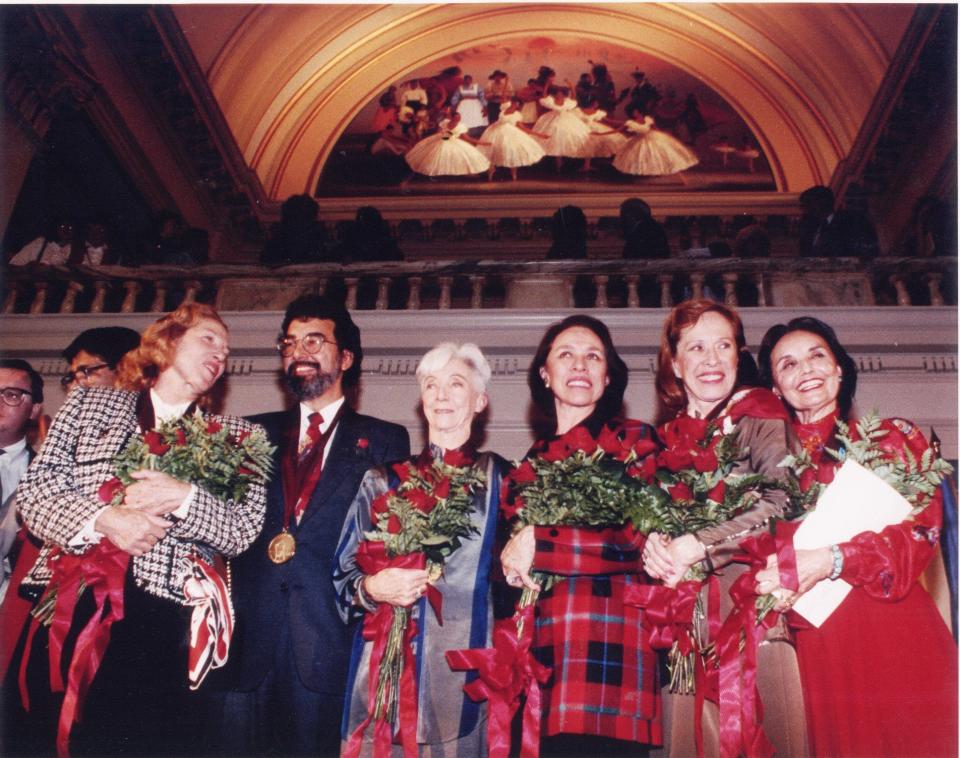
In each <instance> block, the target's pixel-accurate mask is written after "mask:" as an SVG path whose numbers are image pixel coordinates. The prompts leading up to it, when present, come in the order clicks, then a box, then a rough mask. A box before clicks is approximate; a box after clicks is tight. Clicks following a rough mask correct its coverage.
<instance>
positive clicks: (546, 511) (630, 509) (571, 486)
mask: <svg viewBox="0 0 960 758" xmlns="http://www.w3.org/2000/svg"><path fill="white" fill-rule="evenodd" d="M656 447H657V445H656V443H655V442H654V441H653V440H651V439H644V438H643V436H642V428H641V427H634V428H629V427H624V428H621V429H618V430H617V429H612V428H610V427H608V426H604V427H603V429H602V430H601V431H600V433H599V434H598V435H597V437H596V438H594V437H593V436H592V435H591V434H590V432H588V431H587V430H586V429H585V428H584V427H582V426H576V427H574V428H573V429H571V430H570V431H569V432H567V433H566V434H564V435H562V436H561V437H558V438H557V439H556V440H554V441H552V442H550V443H549V444H548V445H547V446H546V447H545V448H544V449H543V450H542V451H540V452H538V453H537V454H536V455H534V456H533V457H530V458H527V459H526V460H524V461H522V462H521V463H519V464H518V465H517V466H516V467H515V468H514V470H513V471H512V472H511V473H510V474H509V475H508V476H507V477H506V479H505V486H506V491H507V493H508V494H507V500H506V501H505V503H504V506H503V512H504V515H505V516H506V517H507V518H508V519H511V518H514V517H516V525H515V531H519V530H520V529H522V528H523V527H524V526H528V525H532V526H581V527H598V528H603V527H622V526H624V525H625V524H627V523H628V522H630V523H632V524H633V527H634V528H635V529H636V530H637V531H639V532H643V533H647V532H650V531H652V530H654V529H662V528H663V526H664V524H665V523H666V521H665V519H666V517H667V506H668V505H669V498H668V496H667V495H666V493H665V492H664V491H663V490H662V489H661V488H659V487H658V486H656V484H655V478H654V475H655V466H654V463H655V457H654V456H653V455H651V453H653V452H654V451H655V450H656ZM533 577H534V579H535V581H536V582H537V583H538V584H539V585H540V586H541V587H542V588H543V590H548V589H550V588H551V587H552V586H553V585H554V584H555V583H556V582H557V581H558V580H559V579H560V577H558V576H557V575H555V574H546V573H543V572H534V574H533ZM538 594H539V593H537V592H536V591H535V590H531V589H526V588H525V589H524V590H523V593H522V594H521V597H520V602H519V604H518V610H520V611H522V610H523V609H524V608H526V607H527V606H530V605H533V604H534V603H536V599H537V595H538ZM523 626H524V618H523V614H519V615H518V619H517V635H518V636H522V635H523Z"/></svg>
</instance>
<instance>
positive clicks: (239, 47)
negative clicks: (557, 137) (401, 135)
mask: <svg viewBox="0 0 960 758" xmlns="http://www.w3.org/2000/svg"><path fill="white" fill-rule="evenodd" d="M175 8H176V10H175V12H176V15H177V18H178V20H179V22H180V24H181V26H182V27H183V29H184V32H185V35H186V36H187V38H188V39H191V30H197V33H196V34H195V37H194V39H195V40H196V41H194V39H191V44H192V45H193V47H194V51H195V53H196V55H197V59H198V62H199V63H200V65H201V67H202V68H203V69H204V70H205V71H206V73H207V76H208V80H209V83H210V86H211V89H212V91H213V93H214V96H215V97H216V99H217V101H218V103H219V105H220V108H221V110H222V112H223V114H224V117H225V118H226V120H227V123H228V124H229V125H230V128H231V130H232V131H233V133H234V135H235V137H236V140H237V144H238V146H239V147H240V150H241V152H242V153H243V155H244V157H245V158H246V160H247V162H248V165H250V167H251V168H252V169H253V170H254V171H255V172H256V173H257V175H258V176H259V177H260V180H261V182H262V184H263V186H264V188H265V190H266V192H267V194H268V195H269V196H271V197H274V198H283V197H285V196H287V195H289V194H293V193H297V192H304V191H313V190H314V189H315V188H316V187H317V186H318V185H322V184H323V182H322V181H321V180H322V178H324V173H325V170H327V169H328V164H330V166H332V165H333V164H332V163H331V161H335V159H336V158H337V157H338V156H340V157H342V156H341V152H338V151H343V150H344V146H346V145H350V146H352V147H356V145H355V144H354V143H358V144H359V145H360V147H361V148H364V147H367V145H366V144H365V143H364V138H363V137H362V135H363V134H364V130H365V129H369V127H370V124H371V122H372V118H373V114H374V113H375V111H376V108H377V103H378V101H379V99H380V97H381V96H382V95H383V94H384V93H385V92H386V91H387V90H388V88H389V87H390V86H391V85H394V86H398V87H399V86H400V85H402V83H403V82H405V81H408V80H409V79H411V78H414V77H418V76H422V75H424V74H427V75H430V76H434V75H436V74H437V73H438V72H439V71H440V70H442V69H443V68H445V67H448V65H450V66H452V65H458V66H460V68H461V70H462V71H463V73H471V74H472V75H474V76H475V77H476V78H477V80H478V82H479V83H481V84H486V80H487V77H489V75H490V74H491V73H492V72H493V71H495V70H497V69H498V68H499V69H501V70H504V71H506V72H507V73H509V74H510V77H511V80H512V81H513V84H514V85H515V86H516V85H520V86H523V85H524V84H525V83H526V79H527V78H529V77H530V76H531V74H535V72H536V70H537V69H538V68H539V66H540V65H546V66H549V67H551V68H553V69H554V70H555V71H556V73H557V77H556V78H557V80H558V83H564V82H565V80H566V79H567V78H570V79H571V83H573V84H574V85H575V84H576V82H577V79H578V78H579V76H580V74H581V73H583V72H585V71H589V64H588V61H591V60H592V61H594V62H595V63H596V62H604V63H607V64H608V67H609V69H610V72H611V74H612V78H613V81H614V83H615V85H616V87H617V89H618V90H622V89H623V88H626V87H628V86H629V85H631V84H632V73H633V71H634V70H636V69H639V70H641V71H644V72H645V73H646V74H647V75H648V77H649V79H650V82H651V83H652V84H653V85H654V86H656V87H657V88H658V90H660V91H661V94H662V95H663V96H666V95H667V91H668V90H670V89H673V90H674V94H675V95H676V97H677V98H678V99H679V101H680V102H681V103H683V102H684V101H685V100H686V96H687V94H689V93H693V94H694V95H695V97H696V99H697V101H698V105H699V106H700V109H701V115H702V116H703V117H704V119H705V121H706V123H707V126H708V130H707V132H706V134H705V135H700V136H698V137H697V139H696V140H695V141H694V145H693V148H694V149H695V150H696V152H697V154H698V157H699V159H700V163H699V164H698V166H695V167H693V168H692V169H690V170H689V171H688V172H687V178H688V180H689V181H691V182H692V180H694V179H695V178H696V177H697V176H698V174H700V175H701V178H702V174H703V173H704V172H706V169H707V168H711V169H712V168H713V167H714V164H716V162H717V160H718V158H719V160H720V163H721V167H720V168H722V155H723V151H714V150H712V149H711V148H712V146H713V144H714V141H717V142H718V143H719V144H720V147H721V148H723V143H722V142H721V141H720V138H721V137H725V138H726V139H728V140H729V141H730V143H731V144H730V147H731V148H732V149H733V150H732V151H731V152H729V153H727V158H728V167H727V168H728V169H729V167H730V161H737V163H736V165H737V166H739V169H740V170H742V172H743V173H744V176H745V177H746V179H748V180H749V181H750V182H754V183H756V182H766V183H767V185H768V186H772V187H773V188H774V189H775V191H777V192H796V191H799V190H801V189H803V188H804V187H807V186H810V185H812V184H818V183H824V182H827V181H828V180H829V178H830V176H831V175H832V173H833V172H834V170H835V169H836V168H837V166H838V164H839V163H840V161H842V160H843V157H844V155H845V154H846V152H847V151H848V150H849V149H850V147H851V145H852V144H853V141H854V140H855V138H856V136H857V134H858V131H859V129H860V127H861V125H862V124H863V121H864V118H865V117H866V115H867V113H868V111H869V109H870V107H871V104H872V102H873V98H874V97H875V95H876V93H877V91H878V89H879V87H880V85H881V82H882V80H883V76H884V73H885V71H886V68H887V66H888V65H889V63H890V60H891V56H892V55H893V52H894V51H895V50H896V48H897V45H898V44H899V42H900V39H901V38H902V36H903V33H904V30H905V29H906V28H907V24H908V22H909V19H910V15H911V13H912V12H913V6H907V5H903V6H898V5H858V4H850V5H841V4H769V5H764V4H731V5H725V4H691V5H686V4H681V5H677V4H660V3H637V4H581V5H574V4H556V5H554V4H536V5H521V4H489V5H470V4H447V5H443V4H441V5H429V6H427V5H422V6H421V5H406V4H404V5H296V6H289V5H288V6H283V5H278V6H255V7H254V8H253V9H252V10H251V7H250V6H222V7H220V8H221V9H220V10H218V11H217V13H216V14H215V15H214V16H213V18H215V25H214V26H213V27H212V28H211V26H210V25H209V24H208V23H206V21H207V19H208V18H210V17H209V16H207V15H206V11H207V10H208V9H209V6H191V5H182V6H176V7H175ZM201 30H202V34H201ZM201 37H202V43H201V41H200V39H201ZM554 63H556V65H554ZM468 69H469V70H468ZM618 95H619V92H618ZM669 103H670V101H669V100H668V101H667V104H668V105H669ZM661 110H662V114H661V118H660V119H659V120H658V119H657V118H656V115H654V116H653V119H654V122H655V125H654V127H653V128H656V129H659V128H660V127H661V126H662V127H665V128H664V129H663V130H662V131H666V132H669V133H670V134H671V136H677V134H676V129H675V130H674V131H673V132H670V131H669V130H670V127H671V124H670V121H671V120H672V117H671V113H672V110H671V109H670V108H668V107H666V106H663V107H662V108H661ZM721 112H722V113H723V118H724V119H725V121H724V122H723V123H717V119H718V118H719V117H720V113H721ZM626 115H627V114H625V113H623V103H620V104H619V105H618V108H617V112H616V113H615V120H618V121H622V120H624V117H625V116H626ZM673 126H674V127H675V124H673ZM728 129H729V131H730V134H725V133H724V132H725V131H727V130H728ZM682 131H683V130H682V129H681V130H680V133H679V136H678V137H677V138H678V139H679V140H680V141H681V142H682V141H683V137H684V135H683V134H682ZM366 134H368V135H369V134H370V132H369V131H367V132H366ZM625 136H628V137H629V136H631V135H625ZM351 140H352V141H353V142H351ZM744 140H747V141H748V143H749V144H748V143H745V142H744ZM701 143H702V144H701ZM736 151H740V152H742V153H744V155H745V156H746V155H749V154H752V152H754V151H755V152H757V153H758V155H757V157H756V158H754V159H753V163H754V166H753V168H754V171H753V172H752V174H753V175H752V176H747V175H748V174H750V173H751V172H750V171H749V165H748V162H749V158H747V157H744V156H741V157H740V158H737V157H736V156H735V155H734V152H736ZM604 160H605V159H603V160H600V161H598V162H597V165H598V167H599V168H600V169H605V163H604ZM547 163H549V161H548V162H547ZM543 168H544V170H545V169H546V164H545V165H544V167H543ZM531 170H533V169H531ZM570 170H573V169H572V167H571V169H570ZM528 173H529V171H528ZM593 173H597V174H599V173H601V172H600V171H599V170H598V171H597V172H591V175H592V174H593ZM519 174H520V178H521V180H522V179H523V176H524V172H523V170H522V169H521V170H520V172H519ZM504 176H505V174H501V175H500V177H499V179H500V181H499V183H498V184H499V185H502V189H501V190H500V191H509V190H508V189H506V187H507V186H508V185H510V184H511V182H510V180H509V179H504ZM611 176H613V177H616V176H617V175H616V174H612V175H611ZM681 176H683V174H681ZM621 178H622V177H621ZM721 179H722V177H721ZM419 181H420V180H417V182H419ZM425 181H427V182H428V181H429V180H425ZM439 181H445V180H439ZM640 181H648V179H646V178H644V179H641V180H640ZM654 181H663V180H662V179H656V180H654ZM671 181H672V182H673V181H676V180H671ZM679 183H680V184H682V181H680V182H679ZM722 184H723V182H722V181H721V180H720V179H717V180H716V181H715V182H714V187H715V188H722Z"/></svg>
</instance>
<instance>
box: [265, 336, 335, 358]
mask: <svg viewBox="0 0 960 758" xmlns="http://www.w3.org/2000/svg"><path fill="white" fill-rule="evenodd" d="M298 343H299V344H300V345H301V346H302V347H303V349H304V351H306V352H307V353H309V354H310V355H313V354H314V353H319V352H320V351H321V350H323V346H324V345H333V346H334V347H336V345H337V343H336V342H334V341H333V340H331V339H327V338H326V337H324V336H323V335H322V334H320V333H318V332H313V333H312V334H308V335H307V336H306V337H303V338H302V339H297V338H296V337H284V338H282V339H279V340H277V351H278V352H279V353H280V355H283V356H289V355H293V354H294V353H295V352H296V350H297V344H298Z"/></svg>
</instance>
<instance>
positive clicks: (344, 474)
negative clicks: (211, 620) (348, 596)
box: [211, 295, 410, 756]
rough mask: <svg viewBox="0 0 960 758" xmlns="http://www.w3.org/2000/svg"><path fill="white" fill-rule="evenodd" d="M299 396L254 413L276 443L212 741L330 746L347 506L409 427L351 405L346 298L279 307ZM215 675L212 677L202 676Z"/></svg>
mask: <svg viewBox="0 0 960 758" xmlns="http://www.w3.org/2000/svg"><path fill="white" fill-rule="evenodd" d="M277 351H278V352H279V354H280V356H281V360H282V368H283V375H282V378H283V382H284V385H285V386H286V388H287V390H288V391H289V393H290V395H291V396H292V398H293V399H294V400H296V401H297V404H296V405H295V406H294V407H293V408H292V409H291V410H289V411H286V412H278V413H267V414H264V415H261V416H256V417H254V418H252V419H251V420H252V421H255V422H256V423H258V424H261V425H262V426H263V427H264V428H265V429H266V430H267V434H268V436H269V437H270V440H271V442H273V444H274V445H276V446H277V452H276V453H275V460H274V471H275V472H276V473H275V474H274V477H273V479H272V480H271V482H270V484H269V486H268V489H267V515H266V521H265V523H264V527H263V532H262V533H261V535H260V537H259V538H258V540H257V541H256V542H255V543H254V544H253V546H252V547H251V548H250V549H249V550H247V552H246V553H244V554H243V555H242V556H240V557H239V558H238V559H235V560H234V561H233V562H232V564H231V568H232V576H233V597H234V605H235V611H236V626H235V636H234V639H233V646H232V647H231V650H230V661H229V663H228V664H227V666H226V668H225V669H222V670H219V671H217V672H214V674H217V675H220V674H222V676H220V677H219V679H220V686H221V687H224V688H227V689H228V690H229V691H228V692H226V694H225V695H224V698H223V708H222V719H215V720H217V721H219V722H220V723H219V729H218V732H219V734H218V735H216V736H215V745H216V748H217V750H220V751H223V752H224V753H232V754H240V755H261V754H264V753H265V752H271V753H279V754H282V755H305V754H310V755H314V756H318V755H319V756H328V755H330V756H336V755H338V754H339V750H340V720H341V717H342V713H343V701H344V692H345V689H346V678H347V665H348V663H349V660H350V647H351V640H352V637H353V629H352V628H348V627H346V626H344V624H343V623H342V622H341V621H340V617H339V615H338V611H337V598H336V594H335V592H334V587H333V578H332V572H333V567H334V564H335V551H336V547H337V541H338V538H339V535H340V528H341V527H342V526H343V522H344V518H345V516H346V513H347V510H348V508H349V506H350V504H351V502H352V501H353V498H354V496H355V495H356V493H357V490H358V489H359V487H360V481H361V479H362V478H363V475H364V473H365V472H366V470H367V469H368V468H370V467H372V466H375V465H379V464H382V463H386V462H389V461H393V460H397V459H399V458H404V457H406V456H408V455H409V453H410V439H409V436H408V434H407V430H406V429H405V428H403V427H402V426H399V425H397V424H391V423H389V422H386V421H381V420H379V419H375V418H371V417H370V416H362V415H360V414H358V413H357V412H356V411H354V410H353V408H351V407H350V403H349V402H348V401H347V399H346V397H345V394H344V393H345V391H346V390H349V389H350V388H353V387H356V386H357V384H358V382H359V379H360V364H361V361H362V360H363V350H362V348H361V345H360V330H359V329H358V328H357V326H356V324H354V322H353V319H351V317H350V314H349V313H348V312H347V310H346V309H345V308H343V307H342V306H340V305H336V304H334V303H332V302H330V301H329V300H327V299H326V298H324V297H319V296H315V295H308V296H304V297H301V298H298V299H297V300H295V301H294V302H292V303H291V304H290V306H289V307H288V308H287V312H286V315H285V316H284V319H283V325H282V326H281V329H280V335H279V337H278V340H277ZM211 679H213V680H214V681H217V677H211Z"/></svg>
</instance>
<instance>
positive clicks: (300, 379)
mask: <svg viewBox="0 0 960 758" xmlns="http://www.w3.org/2000/svg"><path fill="white" fill-rule="evenodd" d="M297 366H311V367H313V368H314V369H315V370H316V373H315V374H313V375H312V376H297V375H296V374H295V373H294V372H295V371H296V369H297ZM339 378H340V372H339V371H335V372H332V373H329V374H328V373H325V372H324V371H322V370H321V368H320V364H319V363H313V362H310V361H296V362H295V363H291V364H290V367H289V368H288V369H287V370H286V371H285V372H284V374H283V383H284V385H285V386H286V388H287V389H288V390H290V394H291V395H293V396H294V397H295V398H296V399H297V400H298V401H300V402H301V403H304V402H306V401H307V400H313V399H314V398H318V397H320V396H321V395H322V394H323V393H324V392H326V391H327V390H329V389H330V388H331V387H332V386H333V385H334V384H336V383H337V380H338V379H339Z"/></svg>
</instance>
